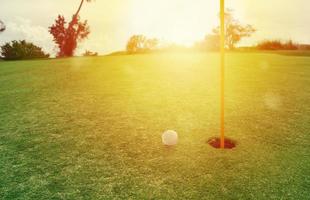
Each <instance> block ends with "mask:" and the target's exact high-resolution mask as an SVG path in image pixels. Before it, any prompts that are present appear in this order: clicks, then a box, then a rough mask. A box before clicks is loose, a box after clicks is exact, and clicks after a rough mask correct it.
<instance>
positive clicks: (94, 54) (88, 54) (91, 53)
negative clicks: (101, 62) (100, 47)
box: [83, 50, 98, 57]
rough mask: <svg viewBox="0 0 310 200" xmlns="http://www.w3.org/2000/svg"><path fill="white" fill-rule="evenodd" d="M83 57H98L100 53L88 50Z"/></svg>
mask: <svg viewBox="0 0 310 200" xmlns="http://www.w3.org/2000/svg"><path fill="white" fill-rule="evenodd" d="M83 56H85V57H88V56H98V53H97V52H91V51H88V50H86V51H85V52H84V53H83Z"/></svg>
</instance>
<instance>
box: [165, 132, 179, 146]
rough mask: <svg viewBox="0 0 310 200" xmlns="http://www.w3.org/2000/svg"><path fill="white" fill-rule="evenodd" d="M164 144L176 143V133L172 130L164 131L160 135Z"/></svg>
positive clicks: (172, 144)
mask: <svg viewBox="0 0 310 200" xmlns="http://www.w3.org/2000/svg"><path fill="white" fill-rule="evenodd" d="M162 141H163V144H164V145H167V146H174V145H176V144H177V143H178V133H177V132H175V131H172V130H168V131H165V132H164V133H163V135H162Z"/></svg>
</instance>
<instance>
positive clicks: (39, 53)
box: [1, 40, 49, 60]
mask: <svg viewBox="0 0 310 200" xmlns="http://www.w3.org/2000/svg"><path fill="white" fill-rule="evenodd" d="M1 55H2V56H3V59H4V60H24V59H37V58H48V57H49V54H45V53H44V52H43V50H42V48H40V47H38V46H36V45H34V44H32V43H30V42H26V41H25V40H21V41H16V40H14V41H12V42H10V43H6V44H4V45H3V46H1Z"/></svg>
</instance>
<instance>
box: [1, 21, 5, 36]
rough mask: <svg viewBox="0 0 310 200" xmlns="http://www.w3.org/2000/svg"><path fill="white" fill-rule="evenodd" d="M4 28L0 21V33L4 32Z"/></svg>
mask: <svg viewBox="0 0 310 200" xmlns="http://www.w3.org/2000/svg"><path fill="white" fill-rule="evenodd" d="M5 29H6V27H5V24H4V23H3V21H1V20H0V33H1V32H3V31H5Z"/></svg>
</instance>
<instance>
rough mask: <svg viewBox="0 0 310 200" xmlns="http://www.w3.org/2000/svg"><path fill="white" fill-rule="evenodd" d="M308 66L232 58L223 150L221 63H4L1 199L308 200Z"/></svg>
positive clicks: (149, 59) (156, 58)
mask: <svg viewBox="0 0 310 200" xmlns="http://www.w3.org/2000/svg"><path fill="white" fill-rule="evenodd" d="M309 64H310V57H295V56H283V55H275V54H259V53H255V54H254V53H250V54H246V53H234V54H228V55H227V71H226V75H227V76H226V86H227V87H226V106H227V107H226V113H227V115H226V133H227V136H229V137H230V138H232V139H234V140H236V141H237V142H238V146H237V147H236V148H235V149H233V150H224V151H222V150H218V149H213V148H211V147H210V146H209V145H208V144H206V142H207V140H208V139H209V138H211V137H213V136H217V135H218V134H219V71H218V70H219V68H218V55H217V54H207V55H205V54H158V55H137V56H111V57H97V58H72V59H55V60H45V61H39V60H38V61H21V62H0V108H1V112H0V199H74V200H78V199H309V192H310V188H309V185H310V170H309V169H310V146H309V142H310V134H309V131H310V109H309V108H310V87H309V85H310V66H309ZM167 129H173V130H176V131H177V132H178V133H179V137H180V141H179V144H178V145H177V146H176V147H174V148H166V147H164V146H163V145H162V143H161V134H162V132H163V131H165V130H167Z"/></svg>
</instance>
